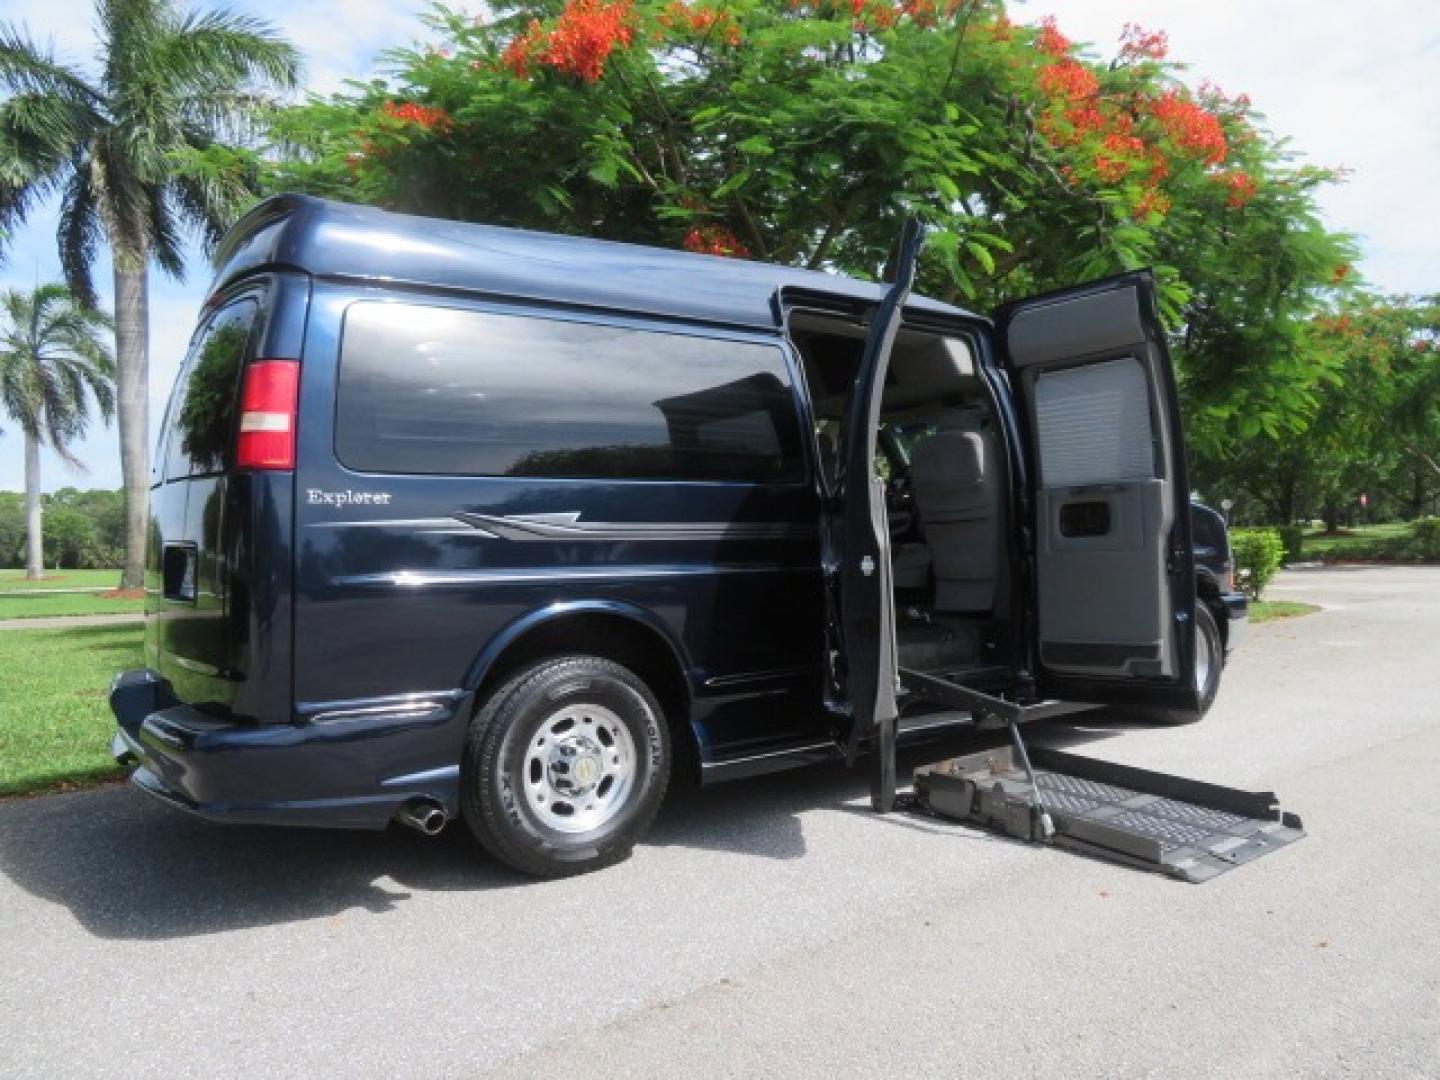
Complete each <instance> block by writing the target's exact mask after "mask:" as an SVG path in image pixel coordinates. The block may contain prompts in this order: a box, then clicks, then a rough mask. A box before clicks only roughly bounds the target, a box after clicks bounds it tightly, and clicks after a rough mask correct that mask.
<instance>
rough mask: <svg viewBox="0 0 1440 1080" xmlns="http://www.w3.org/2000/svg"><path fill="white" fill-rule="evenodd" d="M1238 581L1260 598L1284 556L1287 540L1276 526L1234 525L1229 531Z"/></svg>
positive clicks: (1249, 592) (1242, 587) (1243, 587)
mask: <svg viewBox="0 0 1440 1080" xmlns="http://www.w3.org/2000/svg"><path fill="white" fill-rule="evenodd" d="M1230 549H1231V551H1232V552H1233V553H1234V557H1235V572H1236V573H1235V577H1236V583H1237V584H1238V585H1239V586H1240V588H1241V589H1242V590H1243V591H1244V593H1245V595H1246V596H1248V597H1249V598H1250V599H1251V600H1259V599H1260V596H1261V594H1262V593H1264V591H1265V587H1266V586H1267V585H1269V584H1270V580H1271V578H1273V577H1274V576H1275V572H1276V571H1277V570H1279V569H1280V563H1281V560H1282V559H1283V558H1284V556H1285V544H1284V542H1283V541H1282V540H1281V539H1280V534H1279V533H1278V532H1276V531H1275V530H1274V529H1235V530H1232V531H1231V533H1230Z"/></svg>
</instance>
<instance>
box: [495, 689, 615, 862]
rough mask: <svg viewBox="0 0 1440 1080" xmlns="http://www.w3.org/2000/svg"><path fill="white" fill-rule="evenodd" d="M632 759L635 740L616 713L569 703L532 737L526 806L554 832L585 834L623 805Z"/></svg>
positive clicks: (524, 786)
mask: <svg viewBox="0 0 1440 1080" xmlns="http://www.w3.org/2000/svg"><path fill="white" fill-rule="evenodd" d="M636 763H637V758H636V753H635V740H634V739H633V738H632V737H631V735H630V729H629V728H627V727H626V726H625V725H624V724H623V723H621V721H620V718H619V717H618V716H617V715H616V714H615V713H614V712H612V711H611V710H609V709H607V708H605V707H604V706H601V705H585V704H580V705H567V706H565V707H563V708H561V709H558V710H556V711H555V712H553V713H551V714H550V715H549V716H547V717H546V718H545V719H544V721H542V722H541V724H540V726H539V727H538V728H537V729H536V731H535V734H534V735H533V736H532V737H531V739H530V745H529V747H528V748H527V751H526V755H525V764H524V770H525V771H524V776H523V778H522V780H523V783H522V785H521V787H522V790H523V791H524V795H525V802H526V805H527V806H528V807H529V809H530V811H531V813H533V814H534V815H535V816H536V817H537V818H539V819H540V821H541V822H542V823H544V824H545V825H546V826H548V827H549V828H552V829H554V830H556V831H557V832H566V833H582V832H589V831H590V830H592V829H596V828H599V827H600V826H601V825H604V824H605V823H606V822H607V821H609V820H610V819H611V818H612V817H614V816H615V815H616V814H617V813H619V812H620V809H621V808H622V807H623V806H624V805H625V801H626V798H627V797H628V796H629V794H630V791H631V789H632V788H633V787H634V785H635V779H636V775H637V767H636Z"/></svg>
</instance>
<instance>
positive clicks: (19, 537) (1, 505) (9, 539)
mask: <svg viewBox="0 0 1440 1080" xmlns="http://www.w3.org/2000/svg"><path fill="white" fill-rule="evenodd" d="M24 564H25V499H24V497H23V496H21V495H18V494H16V493H15V492H13V491H0V566H23V565H24Z"/></svg>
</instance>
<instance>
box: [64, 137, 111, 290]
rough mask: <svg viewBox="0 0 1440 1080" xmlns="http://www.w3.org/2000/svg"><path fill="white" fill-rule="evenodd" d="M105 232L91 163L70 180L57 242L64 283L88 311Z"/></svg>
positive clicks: (74, 174) (84, 165)
mask: <svg viewBox="0 0 1440 1080" xmlns="http://www.w3.org/2000/svg"><path fill="white" fill-rule="evenodd" d="M102 236H103V230H102V228H101V225H100V205H99V203H98V202H97V200H96V198H95V189H94V186H93V184H92V183H91V169H90V168H89V162H85V163H83V164H82V166H81V167H80V168H77V169H75V170H74V172H73V173H72V174H71V176H70V182H69V183H68V184H66V185H65V197H64V198H63V199H62V200H61V202H60V226H59V229H58V230H57V232H56V241H57V242H58V244H59V247H60V265H61V266H62V267H63V268H64V271H65V280H66V282H67V284H69V286H70V289H71V291H72V292H74V293H75V295H76V297H78V298H79V300H80V302H81V303H82V304H84V305H85V306H86V307H90V308H93V307H94V306H95V304H96V300H95V281H94V273H93V271H92V269H91V268H92V267H93V266H94V265H95V256H96V254H97V253H98V251H99V250H100V240H101V237H102Z"/></svg>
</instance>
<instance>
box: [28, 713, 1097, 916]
mask: <svg viewBox="0 0 1440 1080" xmlns="http://www.w3.org/2000/svg"><path fill="white" fill-rule="evenodd" d="M1117 724H1118V722H1116V723H1112V722H1108V721H1102V720H1100V719H1093V718H1089V717H1087V718H1086V725H1085V727H1083V728H1081V727H1079V726H1067V727H1061V726H1059V725H1054V724H1047V725H1037V726H1036V728H1035V731H1034V735H1033V738H1034V739H1035V740H1036V741H1037V742H1044V743H1046V744H1048V745H1072V744H1074V743H1077V742H1089V741H1093V740H1095V739H1103V738H1108V737H1110V736H1111V735H1113V734H1117V733H1119V731H1120V730H1123V727H1122V726H1117ZM1004 738H1005V736H1004V733H1003V732H1001V733H995V732H991V733H987V734H985V735H974V734H972V735H961V736H951V737H949V738H946V739H939V740H935V741H933V742H929V743H926V744H924V745H922V746H918V747H912V748H908V749H906V750H905V751H903V752H902V754H901V761H900V765H901V776H902V777H908V775H909V770H910V769H913V768H914V767H915V766H917V765H920V764H923V763H925V762H928V761H936V760H939V759H941V758H944V757H947V756H951V755H953V754H957V753H968V752H972V751H974V750H978V749H982V748H984V747H986V746H989V745H994V744H996V743H998V742H1002V741H1004ZM868 795H869V780H868V772H867V771H866V767H865V763H864V762H862V763H861V765H860V766H859V767H858V768H857V769H856V770H854V771H853V772H852V771H849V770H846V769H845V768H844V767H843V766H842V765H840V764H838V763H837V764H835V765H826V766H818V767H814V768H810V769H802V770H797V771H794V772H787V773H777V774H774V775H771V776H766V777H760V778H757V779H753V780H747V781H739V782H735V783H729V784H722V785H717V786H715V787H713V788H704V789H698V790H696V789H693V788H692V789H685V788H680V789H677V790H676V791H674V793H673V795H672V797H671V798H669V799H667V801H666V805H665V807H664V809H663V810H662V812H661V814H660V817H659V819H658V820H657V822H656V824H655V826H654V828H653V829H652V831H651V833H650V835H649V836H648V837H647V839H646V840H645V842H644V845H645V846H662V847H689V848H697V849H701V850H714V851H726V852H732V853H736V854H743V855H751V856H754V857H756V858H764V859H798V858H801V857H802V856H804V855H805V853H806V846H805V837H804V833H803V829H802V822H801V819H800V815H801V814H802V813H803V812H805V811H808V810H813V809H816V808H827V807H828V808H833V809H845V810H851V809H853V810H856V811H860V810H862V809H863V810H864V812H865V813H869V810H868ZM612 872H614V873H624V872H625V871H624V868H623V867H620V868H617V869H616V870H615V871H612ZM0 873H3V874H4V876H5V877H6V878H8V879H9V880H10V881H11V882H13V883H14V884H15V885H16V886H17V887H19V888H21V889H24V890H25V891H27V892H29V893H31V894H33V895H35V896H37V897H40V898H42V899H45V900H48V901H50V902H52V903H56V904H59V905H62V906H63V907H65V908H67V909H68V910H69V911H70V912H71V913H72V914H73V915H74V917H75V918H76V919H77V920H78V921H79V922H80V923H81V925H82V926H84V927H85V928H86V929H87V930H88V931H90V932H91V933H92V934H95V935H96V936H98V937H102V938H123V939H132V940H162V939H167V938H176V937H190V936H197V935H204V934H212V933H219V932H222V931H227V930H237V929H243V928H247V927H254V926H266V925H275V924H282V923H288V922H299V921H303V920H307V919H315V918H323V917H327V916H332V915H337V914H339V913H341V912H343V911H346V910H349V909H353V908H362V909H364V910H366V911H370V912H373V913H384V912H387V911H390V910H392V909H394V908H396V907H398V906H399V905H401V904H403V903H404V902H405V901H407V900H408V899H410V896H411V895H412V893H413V892H441V891H448V890H466V891H471V892H474V891H480V890H486V889H502V888H513V887H516V886H527V885H530V884H531V882H530V880H529V879H528V878H524V877H522V876H520V875H517V874H514V873H512V872H510V871H509V870H507V869H506V868H504V867H503V866H501V865H500V864H498V863H496V862H495V861H494V860H493V859H490V858H489V857H488V856H487V855H485V853H484V852H482V851H481V850H480V849H479V848H478V846H477V845H476V844H475V843H474V842H473V841H472V840H471V838H470V836H469V834H468V832H467V831H466V830H465V828H464V827H463V825H457V826H452V827H451V828H448V829H446V830H445V832H444V833H443V834H442V835H441V836H440V837H438V838H435V839H431V838H427V837H423V836H420V835H418V834H416V833H412V832H410V831H409V830H407V829H403V828H401V827H398V826H392V827H391V828H390V829H389V830H387V831H385V832H383V833H369V832H346V831H325V830H308V829H278V828H264V827H256V826H225V825H214V824H211V823H207V822H203V821H199V820H196V819H193V818H190V817H187V816H185V815H183V814H180V813H177V812H175V811H173V810H170V809H168V808H166V807H164V806H161V805H159V804H158V803H154V802H152V801H151V800H150V799H148V798H146V797H145V796H144V795H142V794H141V793H140V792H137V791H135V790H133V789H132V788H130V787H129V786H128V785H117V786H113V787H107V788H103V789H100V790H97V791H88V792H81V793H77V794H71V795H56V796H45V797H39V798H33V799H19V800H15V801H13V802H10V803H7V804H0Z"/></svg>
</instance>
